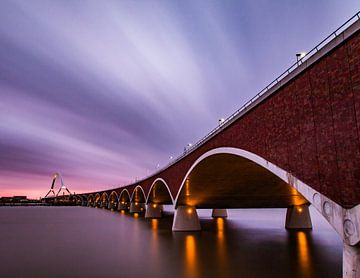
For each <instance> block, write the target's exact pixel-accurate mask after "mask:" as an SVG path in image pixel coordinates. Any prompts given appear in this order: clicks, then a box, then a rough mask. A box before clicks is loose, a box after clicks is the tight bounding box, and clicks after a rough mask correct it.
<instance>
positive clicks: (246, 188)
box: [175, 148, 309, 208]
mask: <svg viewBox="0 0 360 278" xmlns="http://www.w3.org/2000/svg"><path fill="white" fill-rule="evenodd" d="M261 159H262V158H261ZM262 160H263V161H260V157H258V156H257V155H254V154H252V153H250V152H247V151H244V150H241V149H236V148H218V149H214V150H211V151H209V152H207V153H205V154H203V155H202V156H201V157H200V158H199V159H198V160H197V161H195V163H194V164H193V165H192V166H191V167H190V169H189V171H188V172H187V174H186V176H185V177H184V179H183V182H182V184H181V187H180V189H179V191H178V194H177V196H176V200H175V207H177V206H179V205H189V206H194V207H197V208H287V207H291V206H294V205H304V204H308V203H309V202H308V200H307V199H306V198H305V197H304V196H303V195H302V194H301V193H300V192H299V191H298V190H296V189H295V188H294V187H293V186H291V185H290V184H289V183H288V182H287V180H284V179H282V176H281V175H279V173H278V172H277V171H275V169H271V167H267V166H269V165H270V164H269V162H267V161H266V160H264V159H262ZM262 162H263V163H262ZM269 168H270V169H269ZM278 169H280V168H278Z"/></svg>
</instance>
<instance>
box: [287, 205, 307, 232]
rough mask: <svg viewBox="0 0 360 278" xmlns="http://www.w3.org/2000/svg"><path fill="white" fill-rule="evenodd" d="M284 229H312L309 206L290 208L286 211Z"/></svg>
mask: <svg viewBox="0 0 360 278" xmlns="http://www.w3.org/2000/svg"><path fill="white" fill-rule="evenodd" d="M285 228H286V229H312V223H311V218H310V211H309V205H299V206H292V207H290V208H288V209H287V211H286V223H285Z"/></svg>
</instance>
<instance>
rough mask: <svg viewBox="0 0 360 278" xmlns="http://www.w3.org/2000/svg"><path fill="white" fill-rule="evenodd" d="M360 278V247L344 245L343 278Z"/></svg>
mask: <svg viewBox="0 0 360 278" xmlns="http://www.w3.org/2000/svg"><path fill="white" fill-rule="evenodd" d="M359 277H360V246H359V245H356V246H350V245H347V244H346V243H344V247H343V278H359Z"/></svg>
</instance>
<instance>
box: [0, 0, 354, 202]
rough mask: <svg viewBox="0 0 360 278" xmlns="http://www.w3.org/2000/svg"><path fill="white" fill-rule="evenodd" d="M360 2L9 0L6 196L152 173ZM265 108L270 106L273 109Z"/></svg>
mask: <svg viewBox="0 0 360 278" xmlns="http://www.w3.org/2000/svg"><path fill="white" fill-rule="evenodd" d="M358 10H360V3H359V1H355V0H347V1H343V0H338V1H329V0H317V1H313V0H306V1H305V0H303V1H289V0H282V1H280V0H277V1H270V0H269V1H256V0H255V1H254V0H248V1H183V0H182V1H95V0H94V1H35V0H32V1H28V0H23V1H18V0H11V1H10V0H9V1H7V0H2V1H1V2H0V196H2V195H13V194H25V195H28V196H31V197H39V196H44V195H45V194H46V192H47V190H48V189H49V186H50V182H51V175H52V173H54V172H57V171H58V172H60V173H62V175H63V177H64V181H65V183H66V184H67V185H68V187H69V189H70V190H71V191H75V192H83V191H90V190H97V189H105V188H110V187H114V186H119V185H124V184H126V183H129V182H133V181H134V179H135V178H136V177H137V178H141V177H143V176H146V175H147V174H150V173H151V172H152V171H154V170H155V169H156V166H157V164H160V166H164V165H165V164H166V163H168V161H169V157H170V156H174V157H176V156H177V155H179V154H180V153H181V152H182V150H183V148H184V146H185V145H186V144H187V143H189V142H196V141H197V140H198V139H200V138H201V137H203V136H204V135H205V134H206V133H207V132H208V131H210V130H211V129H212V128H214V127H215V126H216V125H217V121H218V119H219V118H221V117H227V116H228V115H230V114H231V113H232V112H234V111H235V110H236V109H238V108H239V107H240V106H241V105H242V104H243V103H244V102H245V101H246V100H248V99H249V98H251V97H252V96H253V95H255V94H256V93H257V92H258V91H259V90H260V89H262V88H263V87H264V86H265V85H267V83H269V82H270V81H272V79H274V78H275V77H276V76H277V75H278V74H280V73H281V72H282V71H283V70H285V69H286V68H287V67H288V66H289V65H290V64H291V63H293V62H294V60H295V53H297V52H299V51H306V50H309V49H311V48H312V47H313V46H315V45H316V44H317V43H318V42H320V41H321V40H322V39H323V38H324V37H325V36H327V35H328V34H329V33H331V32H332V31H333V30H334V29H336V28H337V27H338V26H339V25H341V24H342V23H343V22H344V21H346V20H347V19H348V18H349V17H350V16H352V15H353V14H355V13H356V12H357V11H358ZM264 120H266V119H264Z"/></svg>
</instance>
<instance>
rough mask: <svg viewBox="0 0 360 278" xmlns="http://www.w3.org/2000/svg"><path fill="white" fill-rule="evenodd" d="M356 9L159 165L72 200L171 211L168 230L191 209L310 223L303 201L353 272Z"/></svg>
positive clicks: (359, 134)
mask: <svg viewBox="0 0 360 278" xmlns="http://www.w3.org/2000/svg"><path fill="white" fill-rule="evenodd" d="M359 30H360V20H359V13H358V14H356V15H355V16H354V17H352V18H351V19H350V20H349V21H347V22H346V23H345V24H344V25H342V26H341V27H340V28H339V29H338V30H336V31H335V32H333V33H332V34H331V35H330V36H328V37H327V38H326V39H324V40H323V41H322V42H321V43H320V44H319V45H317V46H316V47H315V48H314V49H312V50H311V51H310V52H309V53H308V54H307V55H305V56H304V57H302V58H301V59H300V60H298V61H297V62H296V63H295V64H294V65H292V66H291V67H290V68H289V69H287V70H286V71H285V72H284V73H283V74H282V75H280V76H279V77H278V78H276V79H275V80H274V81H273V82H272V83H271V84H269V85H268V86H266V88H265V89H264V90H262V91H261V92H260V93H259V94H257V95H256V96H255V97H254V98H253V99H251V100H250V101H249V102H247V103H246V104H245V105H244V106H243V107H241V108H240V109H239V110H238V111H236V112H235V113H234V114H233V115H232V116H230V117H229V118H228V119H227V120H226V121H225V122H222V123H221V124H220V125H219V126H218V127H217V128H215V129H214V130H213V131H211V132H210V133H209V134H208V135H207V136H205V137H204V138H203V139H202V140H200V141H199V142H198V143H196V144H195V145H193V146H192V147H190V148H189V149H187V150H186V151H185V152H184V154H183V155H181V156H180V157H178V158H177V159H175V160H174V161H172V162H171V163H170V164H169V165H167V166H166V167H164V168H162V169H160V170H158V171H157V172H155V173H153V174H152V175H151V176H149V177H146V178H144V179H142V180H140V181H137V182H136V183H133V184H129V185H127V186H124V187H120V188H116V189H111V190H110V189H109V190H105V191H97V192H88V193H84V194H78V195H76V196H75V197H74V198H76V202H77V204H81V205H86V206H90V207H103V208H108V209H114V210H129V212H130V213H141V212H144V215H145V217H146V218H160V217H161V215H162V210H163V205H173V206H174V209H175V213H174V220H173V227H172V229H173V231H175V232H177V231H198V230H200V229H201V226H200V222H199V219H198V215H197V212H196V210H197V209H203V208H207V209H213V211H212V213H213V217H226V216H227V209H231V208H287V215H286V219H285V220H284V222H285V227H286V228H287V229H299V228H307V229H308V228H312V223H311V217H310V213H309V206H310V205H313V206H314V207H315V208H316V209H317V210H318V211H319V212H320V214H321V215H322V216H323V217H324V218H325V219H326V220H327V221H328V222H329V223H330V225H331V226H332V227H333V228H334V229H335V231H336V232H337V233H338V234H339V236H340V238H341V239H342V240H343V242H344V249H343V250H344V251H343V273H344V277H360V248H359V239H360V205H359V204H360V31H359Z"/></svg>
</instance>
